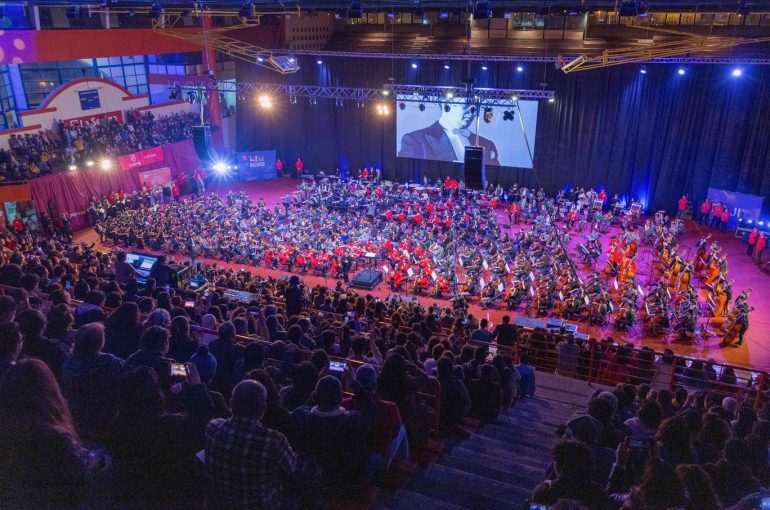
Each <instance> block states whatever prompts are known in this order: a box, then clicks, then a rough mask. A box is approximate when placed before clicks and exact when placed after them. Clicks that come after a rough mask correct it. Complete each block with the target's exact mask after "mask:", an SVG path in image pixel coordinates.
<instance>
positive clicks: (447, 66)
mask: <svg viewBox="0 0 770 510" xmlns="http://www.w3.org/2000/svg"><path fill="white" fill-rule="evenodd" d="M444 69H446V70H449V62H444Z"/></svg>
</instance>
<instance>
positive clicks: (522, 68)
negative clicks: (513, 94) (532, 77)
mask: <svg viewBox="0 0 770 510" xmlns="http://www.w3.org/2000/svg"><path fill="white" fill-rule="evenodd" d="M523 71H524V66H523V65H521V64H519V65H517V66H516V72H517V73H521V72H523Z"/></svg>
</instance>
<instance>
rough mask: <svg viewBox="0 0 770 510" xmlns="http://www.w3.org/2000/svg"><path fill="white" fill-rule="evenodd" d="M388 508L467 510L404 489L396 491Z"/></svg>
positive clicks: (406, 509) (393, 509)
mask: <svg viewBox="0 0 770 510" xmlns="http://www.w3.org/2000/svg"><path fill="white" fill-rule="evenodd" d="M388 508H390V509H392V510H415V509H420V510H467V507H464V506H458V505H453V504H452V503H448V502H446V501H439V500H437V499H433V498H430V497H428V496H425V495H423V494H418V493H417V492H412V491H408V490H404V489H400V490H398V491H396V494H395V495H394V496H393V500H392V502H391V503H390V504H389V505H388Z"/></svg>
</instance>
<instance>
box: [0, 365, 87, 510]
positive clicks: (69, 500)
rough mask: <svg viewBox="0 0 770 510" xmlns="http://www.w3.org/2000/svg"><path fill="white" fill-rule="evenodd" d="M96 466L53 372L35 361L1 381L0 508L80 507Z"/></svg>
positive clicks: (15, 369)
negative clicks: (0, 504) (80, 436)
mask: <svg viewBox="0 0 770 510" xmlns="http://www.w3.org/2000/svg"><path fill="white" fill-rule="evenodd" d="M94 465H95V462H93V461H91V460H90V458H89V455H88V451H87V450H86V449H84V448H83V446H82V444H81V442H80V438H79V437H78V434H77V433H76V432H75V426H74V425H73V423H72V416H71V415H70V411H69V408H68V406H67V401H66V400H65V399H64V396H63V395H62V392H61V390H60V389H59V385H58V384H57V382H56V378H55V377H54V374H53V372H51V369H49V368H48V366H47V365H46V364H45V363H43V362H42V361H40V360H37V359H25V360H22V361H19V362H18V363H16V364H15V365H13V366H12V367H11V368H10V369H9V370H8V371H7V372H6V373H5V376H4V377H3V379H2V382H0V499H1V500H2V501H3V505H2V506H3V507H6V508H71V507H75V506H78V505H79V504H80V503H81V502H82V501H83V500H84V499H85V497H86V492H87V489H88V483H89V482H88V480H89V478H90V475H91V473H92V471H94V470H95V468H94V467H93V466H94Z"/></svg>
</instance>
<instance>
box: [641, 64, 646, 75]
mask: <svg viewBox="0 0 770 510" xmlns="http://www.w3.org/2000/svg"><path fill="white" fill-rule="evenodd" d="M639 72H640V73H642V74H647V66H645V65H643V66H642V67H640V68H639Z"/></svg>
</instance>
